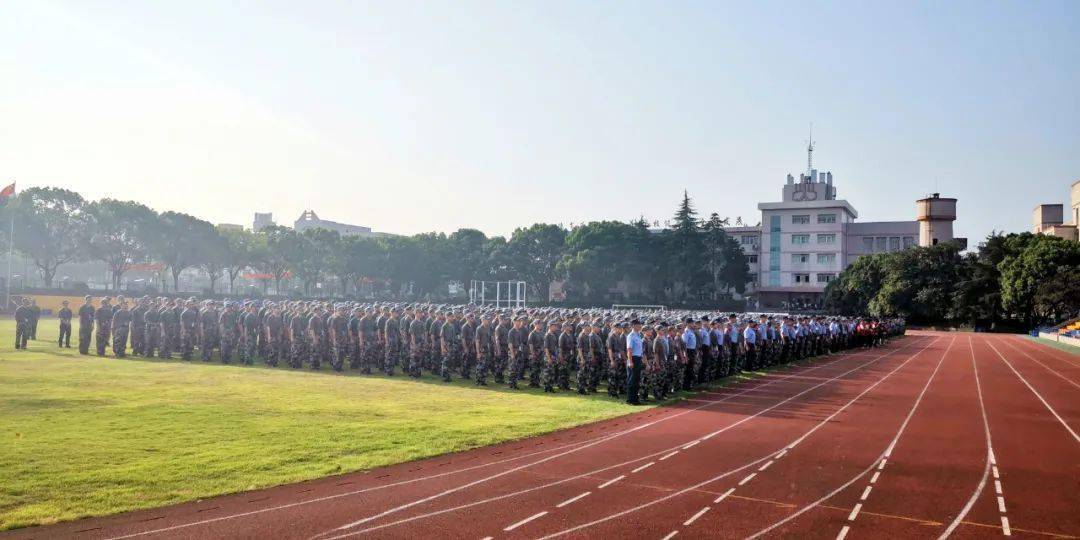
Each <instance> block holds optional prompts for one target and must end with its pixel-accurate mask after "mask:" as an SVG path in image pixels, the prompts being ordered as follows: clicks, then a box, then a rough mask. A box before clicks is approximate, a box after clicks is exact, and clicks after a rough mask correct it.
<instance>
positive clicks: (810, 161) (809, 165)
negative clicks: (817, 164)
mask: <svg viewBox="0 0 1080 540" xmlns="http://www.w3.org/2000/svg"><path fill="white" fill-rule="evenodd" d="M812 170H814V123H813V122H811V123H810V140H809V141H807V144H806V174H810V171H812Z"/></svg>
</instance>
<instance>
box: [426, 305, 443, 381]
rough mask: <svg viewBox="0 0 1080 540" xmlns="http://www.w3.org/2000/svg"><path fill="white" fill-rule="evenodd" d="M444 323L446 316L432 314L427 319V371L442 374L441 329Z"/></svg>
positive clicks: (437, 313)
mask: <svg viewBox="0 0 1080 540" xmlns="http://www.w3.org/2000/svg"><path fill="white" fill-rule="evenodd" d="M445 323H446V314H445V313H443V312H441V311H438V312H432V314H431V317H429V319H428V340H427V345H428V363H429V365H428V371H430V372H432V373H439V374H441V373H442V327H443V324H445Z"/></svg>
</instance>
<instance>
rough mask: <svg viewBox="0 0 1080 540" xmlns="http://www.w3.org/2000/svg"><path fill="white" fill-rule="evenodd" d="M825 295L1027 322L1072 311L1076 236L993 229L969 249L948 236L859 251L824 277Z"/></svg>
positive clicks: (836, 305) (856, 309)
mask: <svg viewBox="0 0 1080 540" xmlns="http://www.w3.org/2000/svg"><path fill="white" fill-rule="evenodd" d="M825 300H826V306H827V307H829V308H831V309H833V310H836V311H839V312H843V313H849V314H869V315H874V316H894V315H898V316H903V317H907V318H909V319H911V320H913V321H915V322H923V323H954V324H970V325H975V326H979V327H984V328H990V327H995V326H999V325H1001V324H1005V325H1006V326H1019V327H1024V328H1030V327H1032V326H1035V325H1038V324H1043V323H1048V322H1054V321H1060V320H1062V319H1066V318H1069V317H1074V316H1076V315H1078V311H1080V243H1077V242H1073V241H1069V240H1064V239H1062V238H1057V237H1054V236H1046V235H1041V234H1031V233H1021V234H998V233H994V234H991V235H990V236H988V237H987V238H986V241H984V242H982V243H981V244H980V245H979V247H978V249H977V250H976V251H974V252H971V253H961V251H960V246H958V245H957V244H955V243H951V242H949V243H944V244H939V245H936V246H932V247H916V248H912V249H908V250H904V251H899V252H894V253H880V254H875V255H867V256H863V257H860V258H859V259H858V260H856V261H855V262H854V263H852V264H851V265H850V266H849V267H848V268H847V269H846V270H844V271H843V272H842V273H840V275H839V276H838V278H837V279H836V280H834V281H833V282H831V283H830V284H829V286H828V287H827V288H826V291H825Z"/></svg>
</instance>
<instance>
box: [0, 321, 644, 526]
mask: <svg viewBox="0 0 1080 540" xmlns="http://www.w3.org/2000/svg"><path fill="white" fill-rule="evenodd" d="M56 326H57V325H56V322H55V320H44V321H42V322H41V324H40V326H39V338H40V339H41V340H40V341H36V342H31V344H30V349H29V350H28V351H16V350H15V349H14V346H13V345H14V337H13V336H14V323H13V322H12V321H11V320H10V319H4V320H0V340H2V341H0V441H2V442H0V530H3V529H10V528H15V527H23V526H29V525H35V524H42V523H51V522H55V521H60V520H69V519H74V518H78V517H82V516H94V515H104V514H111V513H116V512H121V511H125V510H133V509H138V508H147V507H154V506H160V505H164V504H170V503H177V502H181V501H189V500H193V499H200V498H205V497H210V496H213V495H219V494H224V493H231V492H236V491H242V490H249V489H255V488H260V487H266V486H273V485H277V484H281V483H287V482H295V481H300V480H306V479H311V478H317V477H321V476H325V475H331V474H338V473H344V472H349V471H357V470H363V469H370V468H373V467H378V466H382V465H387V464H392V463H399V462H402V461H408V460H413V459H418V458H424V457H429V456H434V455H438V454H444V453H447V452H454V451H458V450H465V449H468V448H473V447H477V446H482V445H487V444H492V443H497V442H500V441H505V440H508V439H516V438H521V437H525V436H529V435H534V434H538V433H544V432H549V431H552V430H556V429H559V428H564V427H569V426H573V425H577V424H582V423H586V422H591V421H595V420H600V419H604V418H610V417H613V416H618V415H622V414H627V413H629V412H631V411H635V410H641V409H640V408H634V407H630V406H627V405H625V404H623V403H621V402H618V401H615V400H612V399H610V398H608V397H607V396H606V395H595V396H588V397H582V396H578V395H576V394H570V393H563V394H558V395H555V396H552V395H550V394H549V395H544V394H543V393H542V392H539V391H536V390H523V391H518V392H514V391H511V390H505V389H500V388H496V387H488V388H483V389H482V388H477V387H475V386H469V385H468V384H467V383H465V382H455V383H453V384H451V385H444V384H443V383H441V382H438V381H436V380H435V379H434V378H431V377H425V378H424V379H422V380H421V381H416V380H412V379H408V378H406V377H402V376H398V377H395V378H388V377H383V376H361V375H357V374H355V373H346V374H334V373H331V372H328V371H325V370H324V371H322V372H311V371H307V370H295V371H294V370H290V369H288V368H280V367H279V368H276V369H274V368H267V367H260V366H256V367H240V366H235V365H230V366H225V365H220V364H216V363H215V364H204V363H201V362H192V363H185V362H181V361H178V360H173V361H163V360H143V359H132V358H128V359H124V360H118V359H115V358H112V357H107V358H98V357H96V356H87V357H84V356H80V355H79V354H78V351H77V349H76V348H72V349H62V350H61V349H58V348H57V347H56V345H55V343H54V342H53V341H52V340H53V339H54V338H55V336H56V332H57V328H56ZM76 326H78V325H77V324H76ZM73 346H74V344H73Z"/></svg>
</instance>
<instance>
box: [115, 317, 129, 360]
mask: <svg viewBox="0 0 1080 540" xmlns="http://www.w3.org/2000/svg"><path fill="white" fill-rule="evenodd" d="M127 341H128V328H127V326H125V325H120V326H117V327H116V328H114V329H113V336H112V350H113V354H115V355H116V357H117V358H123V357H125V356H127Z"/></svg>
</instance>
